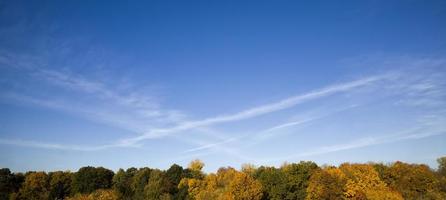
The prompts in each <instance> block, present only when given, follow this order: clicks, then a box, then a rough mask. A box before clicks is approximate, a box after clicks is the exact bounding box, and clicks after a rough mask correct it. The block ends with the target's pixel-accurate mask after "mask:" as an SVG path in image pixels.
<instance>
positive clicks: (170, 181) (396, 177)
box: [0, 157, 446, 200]
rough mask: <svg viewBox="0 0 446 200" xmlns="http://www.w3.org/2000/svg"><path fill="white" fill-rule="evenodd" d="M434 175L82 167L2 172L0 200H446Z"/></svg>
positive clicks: (411, 167) (385, 168) (396, 166)
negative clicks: (210, 171) (60, 169)
mask: <svg viewBox="0 0 446 200" xmlns="http://www.w3.org/2000/svg"><path fill="white" fill-rule="evenodd" d="M438 163H439V166H438V169H436V170H433V169H431V168H429V166H427V165H424V164H408V163H403V162H394V163H390V164H382V163H368V164H352V163H344V164H341V165H340V166H338V167H335V166H322V167H320V166H318V165H316V164H315V163H314V162H299V163H291V164H283V165H282V166H281V167H269V166H260V167H256V166H254V165H251V164H244V165H243V166H242V169H241V170H237V169H234V168H232V167H223V168H220V169H219V170H218V171H217V172H215V173H204V172H203V168H204V163H203V162H201V161H200V160H194V161H192V162H191V163H190V164H189V166H188V167H187V168H183V167H181V166H179V165H176V164H174V165H172V166H171V167H170V168H169V169H167V170H159V169H152V168H147V167H145V168H139V169H137V168H129V169H127V170H123V169H119V170H118V171H117V172H116V173H115V172H113V171H111V170H109V169H106V168H103V167H82V168H81V169H79V170H78V171H77V172H69V171H65V172H62V171H57V172H49V173H46V172H27V173H25V174H23V173H12V172H11V171H10V170H9V169H7V168H3V169H0V200H3V199H5V200H6V199H10V200H24V199H31V200H50V199H67V200H96V199H97V200H118V199H119V200H120V199H122V200H127V199H128V200H130V199H136V200H139V199H141V200H143V199H149V200H150V199H153V200H155V199H156V200H180V199H185V200H214V199H215V200H266V199H271V200H279V199H285V200H293V199H306V200H311V199H328V200H330V199H356V200H362V199H364V200H365V199H370V200H380V199H387V200H400V199H446V157H443V158H439V159H438Z"/></svg>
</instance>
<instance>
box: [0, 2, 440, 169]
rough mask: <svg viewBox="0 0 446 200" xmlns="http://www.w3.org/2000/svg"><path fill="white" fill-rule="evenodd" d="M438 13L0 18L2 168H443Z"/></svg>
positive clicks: (6, 10) (361, 6)
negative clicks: (304, 164) (196, 163)
mask: <svg viewBox="0 0 446 200" xmlns="http://www.w3.org/2000/svg"><path fill="white" fill-rule="evenodd" d="M445 35H446V4H445V2H444V1H340V2H335V1H311V2H310V1H308V2H304V1H298V2H296V1H179V2H175V1H150V2H139V1H131V2H126V3H121V4H119V3H117V2H105V1H96V2H93V1H88V2H87V1H63V2H61V1H59V2H57V1H54V2H52V1H9V2H2V3H0V111H1V112H0V152H1V154H0V165H1V166H3V167H9V168H11V169H12V170H14V171H25V170H66V169H69V170H77V169H78V168H79V167H81V166H86V165H92V166H104V167H107V168H110V169H114V170H116V169H118V168H127V167H132V166H134V167H142V166H150V167H157V168H167V167H168V166H170V165H171V164H173V163H178V164H181V165H187V163H188V162H189V161H190V160H192V159H196V158H198V159H201V160H203V161H204V162H205V163H206V168H205V170H206V171H214V170H216V169H217V168H218V167H220V166H228V165H230V166H234V167H238V166H240V165H241V164H242V163H253V164H256V165H275V166H279V165H281V164H282V163H283V162H285V161H287V162H297V161H300V160H313V161H315V162H317V163H318V164H332V165H337V164H339V163H342V162H347V161H348V162H367V161H375V162H390V161H396V160H401V161H406V162H413V163H427V164H429V165H430V166H432V167H436V163H435V159H436V158H438V157H440V156H444V155H445V154H446V101H445V100H446V79H445V78H444V77H446V37H445Z"/></svg>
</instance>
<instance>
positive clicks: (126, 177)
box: [113, 167, 138, 200]
mask: <svg viewBox="0 0 446 200" xmlns="http://www.w3.org/2000/svg"><path fill="white" fill-rule="evenodd" d="M137 172H138V169H136V168H134V167H132V168H129V169H127V170H126V171H124V170H123V169H119V171H118V172H117V173H116V174H115V176H114V177H113V188H114V189H115V191H116V193H117V195H118V197H119V199H123V200H126V199H132V197H133V194H134V192H133V190H132V187H131V186H132V181H133V177H134V176H135V174H136V173H137Z"/></svg>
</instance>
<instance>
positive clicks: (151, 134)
mask: <svg viewBox="0 0 446 200" xmlns="http://www.w3.org/2000/svg"><path fill="white" fill-rule="evenodd" d="M392 77H393V75H392V74H385V75H378V76H371V77H366V78H362V79H358V80H355V81H351V82H345V83H341V84H335V85H331V86H328V87H325V88H322V89H318V90H314V91H311V92H308V93H305V94H302V95H296V96H292V97H289V98H286V99H283V100H280V101H278V102H275V103H271V104H266V105H261V106H258V107H254V108H250V109H246V110H243V111H240V112H237V113H234V114H229V115H220V116H216V117H211V118H206V119H203V120H197V121H188V122H183V123H181V124H180V125H178V126H174V127H172V128H165V129H154V130H151V131H148V132H146V133H144V134H142V135H141V136H138V137H134V138H129V139H125V140H122V141H121V144H124V145H125V144H130V145H131V144H134V143H137V142H140V141H143V140H147V139H155V138H160V137H165V136H168V135H170V134H173V133H177V132H180V131H184V130H189V129H194V128H198V127H206V126H211V125H215V124H220V123H226V122H233V121H240V120H245V119H249V118H253V117H257V116H261V115H265V114H268V113H272V112H276V111H280V110H284V109H287V108H291V107H293V106H296V105H298V104H302V103H305V102H307V101H310V100H315V99H318V98H322V97H326V96H330V95H333V94H337V93H341V92H348V91H350V90H353V89H356V88H359V87H364V86H367V85H370V84H372V83H374V82H377V81H381V80H384V79H389V78H392Z"/></svg>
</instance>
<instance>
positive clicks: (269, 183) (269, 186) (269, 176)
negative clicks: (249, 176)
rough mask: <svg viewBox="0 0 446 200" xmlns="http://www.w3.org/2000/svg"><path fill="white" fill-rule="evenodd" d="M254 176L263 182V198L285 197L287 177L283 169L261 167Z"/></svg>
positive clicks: (278, 198)
mask: <svg viewBox="0 0 446 200" xmlns="http://www.w3.org/2000/svg"><path fill="white" fill-rule="evenodd" d="M254 178H256V179H257V180H259V181H260V183H261V184H262V187H263V199H265V200H266V199H271V200H281V199H285V197H286V194H287V188H286V183H287V179H286V176H285V173H283V171H281V170H280V169H277V168H275V167H260V168H258V169H257V170H256V172H255V173H254Z"/></svg>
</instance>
